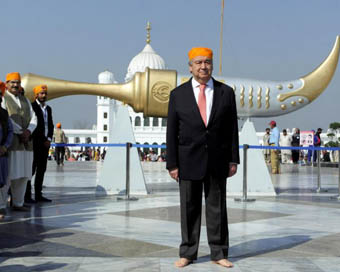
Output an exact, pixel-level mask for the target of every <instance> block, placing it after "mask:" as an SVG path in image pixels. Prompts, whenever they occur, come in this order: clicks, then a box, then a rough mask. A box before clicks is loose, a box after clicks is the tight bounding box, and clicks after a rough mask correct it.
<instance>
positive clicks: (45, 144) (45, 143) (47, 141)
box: [44, 140, 51, 149]
mask: <svg viewBox="0 0 340 272" xmlns="http://www.w3.org/2000/svg"><path fill="white" fill-rule="evenodd" d="M44 146H45V147H46V148H47V149H49V148H50V146H51V141H49V140H46V141H45V142H44Z"/></svg>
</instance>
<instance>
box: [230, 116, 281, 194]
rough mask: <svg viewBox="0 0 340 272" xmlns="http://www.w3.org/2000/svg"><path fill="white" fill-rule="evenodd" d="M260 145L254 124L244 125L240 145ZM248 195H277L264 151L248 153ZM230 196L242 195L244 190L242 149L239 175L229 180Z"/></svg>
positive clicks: (250, 151)
mask: <svg viewBox="0 0 340 272" xmlns="http://www.w3.org/2000/svg"><path fill="white" fill-rule="evenodd" d="M243 144H248V145H259V142H258V138H257V136H256V131H255V127H254V124H253V122H251V121H249V119H247V121H246V122H245V123H244V125H243V128H242V130H241V134H240V145H243ZM247 156H248V159H247V163H248V164H247V171H248V174H247V180H248V183H247V186H248V190H247V192H248V195H271V196H274V195H276V193H275V190H274V186H273V184H272V181H271V176H270V174H269V171H268V168H267V165H266V163H265V160H264V156H263V152H262V149H248V153H247ZM227 182H228V184H227V192H228V195H241V194H242V189H243V149H240V165H238V169H237V174H236V175H235V176H234V177H232V178H230V179H228V181H227Z"/></svg>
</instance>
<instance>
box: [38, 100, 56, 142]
mask: <svg viewBox="0 0 340 272" xmlns="http://www.w3.org/2000/svg"><path fill="white" fill-rule="evenodd" d="M36 101H37V104H38V105H39V106H40V109H41V111H42V114H43V116H44V125H45V137H46V138H47V134H48V112H47V105H46V104H45V105H42V104H41V103H40V101H39V100H38V99H36ZM47 140H49V141H51V140H52V139H51V138H47Z"/></svg>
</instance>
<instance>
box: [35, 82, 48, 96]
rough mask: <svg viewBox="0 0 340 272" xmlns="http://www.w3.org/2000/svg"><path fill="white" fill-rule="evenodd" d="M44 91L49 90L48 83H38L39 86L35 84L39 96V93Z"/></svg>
mask: <svg viewBox="0 0 340 272" xmlns="http://www.w3.org/2000/svg"><path fill="white" fill-rule="evenodd" d="M43 91H45V92H47V85H44V84H42V85H38V86H35V87H34V89H33V92H34V95H35V96H38V94H39V93H41V92H43Z"/></svg>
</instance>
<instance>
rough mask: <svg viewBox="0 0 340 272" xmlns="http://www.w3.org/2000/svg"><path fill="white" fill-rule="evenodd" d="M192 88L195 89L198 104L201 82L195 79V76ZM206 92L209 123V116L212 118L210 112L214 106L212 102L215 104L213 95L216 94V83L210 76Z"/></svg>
mask: <svg viewBox="0 0 340 272" xmlns="http://www.w3.org/2000/svg"><path fill="white" fill-rule="evenodd" d="M191 83H192V88H193V89H194V95H195V99H196V103H197V105H198V95H199V93H200V85H201V84H200V83H199V82H198V81H197V80H195V79H194V78H192V81H191ZM204 93H205V99H206V107H207V108H206V112H207V125H208V122H209V118H210V113H211V108H212V104H213V95H214V83H213V80H212V79H211V78H210V79H209V81H208V82H207V83H206V87H205V90H204Z"/></svg>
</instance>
